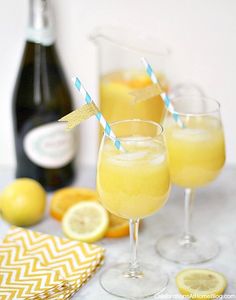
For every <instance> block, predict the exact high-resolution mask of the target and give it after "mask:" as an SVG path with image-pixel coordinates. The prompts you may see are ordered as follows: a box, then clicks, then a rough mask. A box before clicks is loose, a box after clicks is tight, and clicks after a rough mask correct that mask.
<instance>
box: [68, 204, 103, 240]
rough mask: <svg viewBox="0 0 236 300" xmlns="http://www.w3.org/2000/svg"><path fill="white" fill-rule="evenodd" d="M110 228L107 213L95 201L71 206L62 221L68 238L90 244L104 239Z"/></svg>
mask: <svg viewBox="0 0 236 300" xmlns="http://www.w3.org/2000/svg"><path fill="white" fill-rule="evenodd" d="M108 226H109V216H108V213H107V211H106V210H105V208H103V206H102V205H101V204H99V203H97V202H94V201H82V202H79V203H78V204H75V205H73V206H71V207H70V208H69V209H68V210H67V211H66V213H65V215H64V216H63V219H62V229H63V232H64V234H65V235H66V236H67V237H68V238H71V239H74V240H79V241H83V242H89V243H92V242H95V241H97V240H99V239H101V238H103V237H104V235H105V233H106V231H107V229H108Z"/></svg>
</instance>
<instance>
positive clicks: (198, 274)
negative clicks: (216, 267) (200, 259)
mask: <svg viewBox="0 0 236 300" xmlns="http://www.w3.org/2000/svg"><path fill="white" fill-rule="evenodd" d="M176 284H177V287H178V289H179V291H180V293H181V294H182V295H185V296H187V297H188V298H190V299H196V300H200V299H215V298H217V297H219V296H220V295H222V294H223V293H224V290H225V288H226V286H227V282H226V279H225V277H224V276H223V275H222V274H220V273H218V272H215V271H211V270H207V269H187V270H184V271H182V272H180V273H178V274H177V276H176Z"/></svg>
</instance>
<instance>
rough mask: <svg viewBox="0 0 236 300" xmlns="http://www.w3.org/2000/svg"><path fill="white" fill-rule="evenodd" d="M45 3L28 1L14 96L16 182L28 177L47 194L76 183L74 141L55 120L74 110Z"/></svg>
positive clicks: (70, 133)
mask: <svg viewBox="0 0 236 300" xmlns="http://www.w3.org/2000/svg"><path fill="white" fill-rule="evenodd" d="M54 42H55V36H54V33H53V26H52V19H51V14H50V7H49V5H48V2H47V0H29V24H28V30H27V41H26V45H25V49H24V53H23V58H22V61H21V66H20V70H19V73H18V77H17V81H16V85H15V89H14V94H13V107H12V108H13V109H12V111H13V126H14V138H15V151H16V161H17V168H16V177H29V178H33V179H35V180H37V181H38V182H40V183H41V184H42V185H43V186H44V187H45V188H46V189H47V190H53V189H56V188H58V187H62V186H65V185H67V184H69V183H70V182H71V181H72V180H73V177H74V169H73V160H74V156H75V139H74V134H73V133H72V132H66V131H65V130H64V128H65V125H64V124H63V123H61V122H57V120H58V119H59V118H61V117H62V116H64V115H66V114H67V113H69V112H71V111H72V110H73V107H72V99H71V96H70V93H69V90H68V87H67V85H66V81H65V77H64V74H63V70H62V67H61V65H60V61H59V59H58V56H57V52H56V49H55V45H54Z"/></svg>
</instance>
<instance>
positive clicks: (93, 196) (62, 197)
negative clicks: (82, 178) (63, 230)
mask: <svg viewBox="0 0 236 300" xmlns="http://www.w3.org/2000/svg"><path fill="white" fill-rule="evenodd" d="M97 199H98V194H97V192H96V191H95V190H92V189H87V188H76V187H67V188H63V189H60V190H58V191H56V192H55V193H54V194H53V196H52V198H51V202H50V214H51V216H52V217H53V218H55V219H57V220H58V221H61V220H62V217H63V215H64V214H65V212H66V211H67V210H68V209H69V208H70V207H71V206H72V205H74V204H76V203H78V202H80V201H85V200H97Z"/></svg>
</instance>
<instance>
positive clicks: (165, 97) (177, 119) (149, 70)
mask: <svg viewBox="0 0 236 300" xmlns="http://www.w3.org/2000/svg"><path fill="white" fill-rule="evenodd" d="M141 60H142V63H143V64H144V66H145V69H146V72H147V74H148V76H149V77H150V78H151V81H152V82H153V83H154V84H159V85H160V82H159V80H158V78H157V77H156V75H155V73H154V72H153V69H152V67H151V65H150V64H149V63H148V62H147V60H146V59H145V58H144V57H142V58H141ZM160 96H161V98H162V100H163V101H164V103H165V106H166V108H167V110H168V111H169V112H171V114H172V116H173V119H174V120H175V122H176V123H177V124H178V125H179V126H180V127H181V128H184V127H185V126H184V123H183V122H182V120H181V119H180V116H179V114H178V113H177V111H175V109H174V106H173V105H172V103H171V101H170V98H169V97H168V95H167V94H166V93H165V92H162V93H161V94H160Z"/></svg>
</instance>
